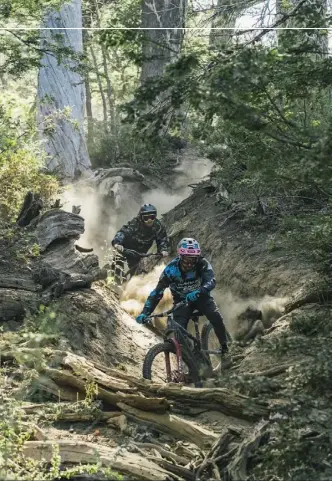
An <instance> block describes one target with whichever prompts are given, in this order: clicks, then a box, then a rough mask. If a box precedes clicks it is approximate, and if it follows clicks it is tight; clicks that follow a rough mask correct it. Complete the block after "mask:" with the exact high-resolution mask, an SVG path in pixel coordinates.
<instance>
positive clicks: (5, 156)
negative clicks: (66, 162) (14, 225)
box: [0, 148, 58, 221]
mask: <svg viewBox="0 0 332 481" xmlns="http://www.w3.org/2000/svg"><path fill="white" fill-rule="evenodd" d="M40 157H41V154H40V153H39V154H38V153H36V152H34V151H32V150H30V149H28V148H20V149H18V150H16V151H7V152H5V153H2V154H0V216H1V217H2V218H4V219H6V220H10V221H12V220H14V219H15V217H16V215H17V214H18V211H19V209H20V207H21V205H22V202H23V200H24V196H25V195H26V193H27V192H28V191H29V190H31V191H33V192H34V193H39V194H40V195H41V197H42V199H43V201H47V200H48V199H50V198H52V196H54V195H55V194H56V192H57V190H58V183H57V180H56V178H55V177H54V176H51V175H46V174H44V173H42V172H41V170H40V169H41V167H42V160H41V159H40Z"/></svg>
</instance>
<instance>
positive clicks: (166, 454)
mask: <svg viewBox="0 0 332 481" xmlns="http://www.w3.org/2000/svg"><path fill="white" fill-rule="evenodd" d="M133 446H134V447H137V448H139V449H143V450H144V449H147V450H150V449H154V450H156V451H158V452H159V453H160V454H161V455H162V456H163V458H166V459H170V460H171V461H173V462H174V463H176V464H180V465H183V466H186V465H187V464H188V463H189V462H190V460H189V459H188V458H185V457H184V456H179V455H178V454H176V453H173V452H171V451H168V449H165V448H164V447H163V446H160V445H159V444H155V443H133Z"/></svg>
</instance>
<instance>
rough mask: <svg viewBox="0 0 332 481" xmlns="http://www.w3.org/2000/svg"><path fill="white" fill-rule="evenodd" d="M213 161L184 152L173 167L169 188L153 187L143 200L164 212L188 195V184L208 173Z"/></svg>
mask: <svg viewBox="0 0 332 481" xmlns="http://www.w3.org/2000/svg"><path fill="white" fill-rule="evenodd" d="M212 168H213V163H212V162H211V161H210V160H209V159H205V158H203V157H196V156H195V155H194V154H189V153H187V154H185V155H184V158H183V159H182V160H181V162H179V165H178V166H177V167H175V168H174V175H173V179H172V180H171V183H172V187H171V188H170V189H169V190H167V191H166V190H165V189H153V190H151V191H150V192H147V194H146V195H145V196H144V201H145V202H148V203H151V204H154V205H155V206H156V207H157V208H158V212H159V213H160V214H166V212H168V211H170V210H171V209H173V208H174V207H176V206H177V205H179V204H180V203H181V202H182V201H183V200H184V199H186V198H187V197H189V196H190V194H191V192H192V189H191V187H189V185H190V184H197V183H199V182H201V181H202V180H203V179H205V178H206V177H207V176H208V175H210V173H211V170H212Z"/></svg>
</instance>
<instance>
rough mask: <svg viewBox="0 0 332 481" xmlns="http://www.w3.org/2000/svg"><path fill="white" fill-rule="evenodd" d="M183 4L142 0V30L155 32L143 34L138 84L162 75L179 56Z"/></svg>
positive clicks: (174, 0)
mask: <svg viewBox="0 0 332 481" xmlns="http://www.w3.org/2000/svg"><path fill="white" fill-rule="evenodd" d="M186 3H187V0H172V1H171V0H142V28H143V29H146V28H152V29H154V30H144V41H143V46H142V54H143V65H142V71H141V84H144V83H145V82H146V80H148V79H149V78H153V77H158V76H160V75H162V74H163V72H164V69H165V66H166V65H167V64H168V63H169V62H171V61H172V60H175V59H176V58H177V56H178V54H179V53H180V50H181V45H182V40H183V32H184V30H183V28H184V25H185V11H186ZM167 28H168V29H169V30H161V29H167ZM172 28H173V29H174V30H170V29H172Z"/></svg>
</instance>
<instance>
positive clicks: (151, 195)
mask: <svg viewBox="0 0 332 481" xmlns="http://www.w3.org/2000/svg"><path fill="white" fill-rule="evenodd" d="M212 167H213V164H212V162H211V161H210V160H208V159H204V158H199V157H196V156H195V155H194V153H190V152H189V153H185V154H184V155H183V158H181V160H180V161H179V165H178V166H177V167H175V169H174V173H173V174H172V179H171V180H170V184H171V188H169V189H167V190H166V189H163V188H157V189H152V190H150V191H148V192H146V193H144V195H143V191H142V192H140V190H142V187H141V186H140V184H138V183H135V184H133V183H126V182H123V183H121V186H122V190H121V193H120V198H119V199H118V204H119V205H120V208H117V204H116V203H114V202H112V199H108V196H107V195H106V194H107V192H104V191H103V190H102V189H101V190H98V187H97V186H94V187H93V186H91V185H89V183H88V180H87V179H85V180H81V181H77V182H76V183H73V184H69V185H67V186H65V188H64V191H63V193H62V196H61V201H62V203H63V209H64V210H66V211H68V212H71V211H72V206H73V205H75V206H77V205H79V206H81V212H80V215H81V216H82V217H83V218H84V220H85V232H84V234H83V235H82V236H81V237H80V239H79V241H78V243H79V245H80V246H82V247H87V248H90V247H92V248H93V249H94V253H95V254H97V255H98V257H99V259H100V262H101V263H104V262H107V261H108V257H109V252H108V251H109V249H110V244H111V241H112V239H113V237H114V235H115V234H116V232H117V231H118V229H120V227H121V226H122V225H123V224H124V223H126V222H128V221H129V220H130V219H132V218H133V217H134V216H135V215H136V213H137V212H138V210H139V208H140V206H141V205H142V204H143V203H152V204H154V205H155V206H156V207H157V209H158V215H162V214H165V213H166V212H168V211H169V210H171V209H172V208H173V207H175V206H176V205H178V204H180V203H181V202H182V201H183V200H184V199H185V198H186V197H188V196H189V195H190V193H191V188H190V187H188V184H190V183H198V182H200V181H201V180H202V179H203V178H205V177H206V176H207V175H209V173H210V172H211V169H212Z"/></svg>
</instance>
